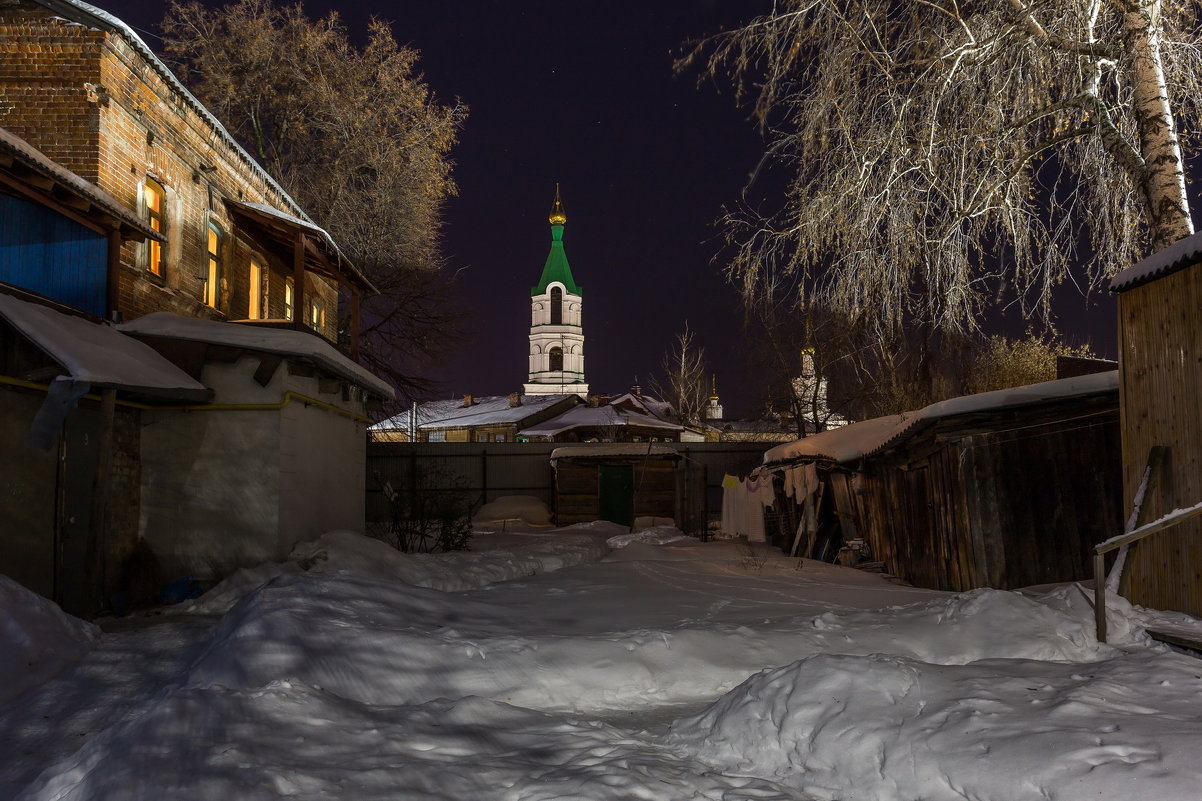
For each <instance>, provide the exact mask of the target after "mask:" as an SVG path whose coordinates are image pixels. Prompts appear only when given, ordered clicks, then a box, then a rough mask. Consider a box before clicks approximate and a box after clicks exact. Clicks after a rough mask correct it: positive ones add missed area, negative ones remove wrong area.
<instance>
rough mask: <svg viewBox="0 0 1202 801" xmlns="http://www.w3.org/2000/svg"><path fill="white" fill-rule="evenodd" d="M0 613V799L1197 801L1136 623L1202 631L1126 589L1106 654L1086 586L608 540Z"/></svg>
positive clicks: (1193, 763) (1188, 718)
mask: <svg viewBox="0 0 1202 801" xmlns="http://www.w3.org/2000/svg"><path fill="white" fill-rule="evenodd" d="M6 586H7V585H0V587H6ZM13 586H15V585H13ZM10 589H11V588H10ZM0 603H3V604H4V605H5V608H4V609H3V611H4V612H11V613H12V620H14V621H16V622H15V623H12V624H10V625H9V626H7V627H6V628H3V629H0V636H3V637H5V638H7V639H8V640H10V639H13V638H19V637H21V636H24V637H25V641H26V651H25V652H26V653H33V652H35V651H36V652H37V653H38V654H39V659H41V660H42V661H41V662H40V663H39V664H41V665H43V666H45V667H44V669H42V670H41V672H39V673H37V675H36V676H35V677H33V678H30V679H29V680H28V681H27V682H26V686H27V687H28V689H26V690H25V692H23V693H22V694H20V695H18V696H16V697H15V698H13V699H12V700H10V701H9V702H8V703H7V705H5V706H2V707H0V799H4V798H21V799H81V800H82V799H156V800H157V799H163V798H187V799H189V800H190V801H207V800H208V799H213V800H214V801H218V800H219V801H230V799H275V798H278V797H294V798H300V799H356V801H358V800H359V799H400V798H403V799H447V800H448V801H449V800H450V799H456V800H458V799H468V798H476V799H485V798H488V799H602V800H605V801H608V800H609V799H633V798H646V799H683V798H705V799H726V800H727V801H736V800H740V801H741V800H746V799H761V800H762V799H873V800H874V801H877V800H878V799H879V800H882V801H883V800H885V799H896V800H897V801H903V800H904V801H916V800H917V799H924V801H941V800H942V799H965V798H968V799H982V800H986V799H987V800H988V801H1006V800H1007V799H1016V800H1017V799H1032V798H1034V799H1055V800H1056V801H1063V800H1064V799H1070V800H1073V799H1099V798H1102V799H1134V798H1149V799H1151V798H1155V799H1196V798H1199V797H1202V790H1200V789H1199V788H1202V762H1200V761H1199V760H1198V759H1197V754H1199V753H1202V660H1198V659H1194V658H1192V657H1189V656H1185V655H1182V654H1179V653H1174V652H1172V651H1170V650H1168V649H1166V648H1163V647H1160V646H1156V645H1154V644H1152V643H1151V642H1150V641H1149V640H1148V639H1147V637H1146V635H1145V634H1144V633H1143V629H1144V627H1145V626H1146V625H1148V624H1149V622H1151V621H1152V620H1154V619H1164V618H1171V619H1172V621H1173V622H1174V623H1175V624H1176V625H1177V626H1179V627H1180V626H1187V627H1190V626H1192V627H1193V628H1194V629H1195V630H1202V622H1199V621H1194V620H1192V619H1189V618H1185V617H1184V616H1180V615H1167V616H1166V615H1156V614H1154V613H1151V612H1147V611H1145V610H1140V609H1136V608H1132V607H1131V606H1130V605H1128V604H1126V603H1125V602H1123V601H1122V599H1118V598H1116V599H1114V600H1113V603H1112V605H1111V609H1110V619H1109V623H1110V629H1111V632H1112V634H1113V637H1114V639H1115V640H1117V641H1118V642H1119V646H1118V647H1114V646H1107V645H1102V646H1099V645H1098V644H1097V642H1096V641H1095V640H1094V637H1093V622H1092V620H1093V618H1092V615H1093V610H1092V607H1091V606H1090V600H1089V597H1088V596H1087V594H1086V593H1084V592H1083V591H1082V590H1081V589H1080V588H1079V587H1076V586H1066V587H1059V588H1055V589H1053V590H1052V591H1051V592H1047V593H1044V594H1038V595H1037V594H1020V593H1010V592H999V591H993V590H978V591H975V592H971V593H965V594H961V595H951V594H946V593H937V592H932V591H927V590H920V589H915V588H911V587H904V586H898V585H896V584H892V583H889V582H887V581H885V580H884V579H883V578H881V577H880V576H876V575H871V574H865V573H861V572H858V571H855V570H851V569H846V568H840V567H837V566H834V565H827V564H822V563H817V562H811V561H806V562H804V563H801V562H799V561H798V560H790V559H786V558H784V557H782V556H780V555H779V554H776V553H773V552H771V551H768V550H759V549H754V550H753V549H751V548H749V546H747V545H746V544H739V543H736V542H717V543H699V542H697V541H696V540H692V539H689V538H680V535H679V533H678V532H675V531H673V530H670V529H663V528H653V529H650V530H648V531H646V532H642V533H640V534H639V535H636V536H630V535H628V534H626V531H625V529H623V528H620V527H617V526H612V525H610V524H605V523H594V524H588V525H584V526H577V527H572V528H570V529H560V530H547V529H545V528H543V529H535V528H533V527H528V530H525V531H521V530H519V531H517V532H513V531H510V530H508V527H506V530H505V531H501V530H500V527H498V530H497V531H495V532H492V533H487V534H481V535H480V536H478V537H477V538H476V539H475V540H474V542H473V550H472V551H471V552H468V553H462V554H446V555H439V556H425V557H413V556H405V555H402V554H399V553H397V552H395V551H392V550H390V549H387V548H386V547H385V546H382V545H380V544H379V543H376V542H374V541H369V540H366V539H364V538H361V537H357V536H356V535H353V534H349V533H345V532H343V533H333V534H330V535H327V536H326V537H323V538H322V540H319V541H318V542H316V543H310V544H307V545H305V546H301V547H298V549H297V550H296V551H295V552H294V554H293V557H292V559H291V560H290V561H289V562H287V563H282V564H279V565H269V566H264V567H262V568H260V569H258V570H256V571H245V572H243V573H241V574H238V575H236V576H234V577H231V579H230V580H229V581H227V582H225V583H224V584H223V585H220V586H218V587H217V588H215V589H214V590H213V591H212V592H211V593H210V594H209V595H206V596H205V597H204V598H201V599H200V600H199V601H197V602H195V603H193V604H192V605H190V606H187V607H181V608H179V609H176V610H173V611H172V613H171V614H165V615H159V616H155V617H148V618H141V619H132V620H125V621H119V622H118V623H117V624H116V628H115V629H114V627H113V626H112V625H109V626H106V629H108V630H107V631H106V632H105V633H104V634H103V635H100V636H99V637H98V638H97V636H96V633H95V631H94V630H92V629H89V628H87V627H86V626H81V625H80V624H78V622H75V621H71V620H69V619H67V618H65V617H62V618H61V619H57V620H56V619H55V615H54V614H53V613H54V612H55V611H56V610H50V612H49V613H48V612H47V610H46V609H45V607H44V606H40V605H38V604H36V603H35V602H34V601H32V600H30V599H29V598H28V597H24V596H21V595H20V592H19V588H17V590H14V591H10V592H9V593H8V594H6V595H3V596H0ZM35 613H36V614H35ZM48 614H49V616H47V615H48ZM57 614H58V615H60V616H61V613H57ZM26 618H29V619H30V622H29V624H28V625H25V626H24V627H22V624H21V621H23V620H25V619H26ZM35 618H36V619H35ZM21 632H26V634H21ZM29 632H32V633H29ZM38 632H41V633H42V634H39V633H38ZM0 646H2V647H3V648H4V649H9V650H11V649H12V647H11V643H10V642H9V641H7V640H6V641H5V642H3V643H0ZM89 649H91V650H89ZM13 652H14V653H15V651H13ZM81 654H83V656H82V657H81ZM72 660H76V661H74V662H73V661H72ZM13 664H16V663H13ZM64 665H65V667H64ZM10 668H11V665H10ZM55 670H58V671H59V672H58V673H57V675H52V674H53V673H54V671H55ZM31 675H32V674H31ZM0 678H5V677H4V676H0ZM37 681H40V682H42V683H41V684H40V685H37V686H32V685H33V684H34V683H35V682H37Z"/></svg>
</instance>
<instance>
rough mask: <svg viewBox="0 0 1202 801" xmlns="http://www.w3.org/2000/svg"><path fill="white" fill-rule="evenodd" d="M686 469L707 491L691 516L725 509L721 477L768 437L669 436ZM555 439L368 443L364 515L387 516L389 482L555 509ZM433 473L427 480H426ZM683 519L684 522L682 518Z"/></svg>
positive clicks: (756, 453)
mask: <svg viewBox="0 0 1202 801" xmlns="http://www.w3.org/2000/svg"><path fill="white" fill-rule="evenodd" d="M672 444H673V446H674V447H675V448H676V449H677V450H678V451H679V452H680V454H681V456H683V457H684V464H685V465H686V468H687V469H688V470H689V471H690V472H692V471H695V470H698V469H700V470H702V472H703V475H704V478H705V493H704V494H697V493H690V495H689V497H690V498H691V499H692V501H693V503H692V504H691V505H692V506H699V507H700V508H692V509H689V510H686V514H685V516H686V517H687V518H688V519H691V520H693V519H696V520H704V519H705V518H706V516H707V515H708V516H709V517H710V518H713V517H715V516H717V515H718V514H719V513H720V511H721V509H722V476H723V475H724V474H725V473H731V474H734V475H746V474H747V473H748V472H749V471H750V470H751V469H752V468H754V467H755V466H756V465H758V464H759V463H760V461H761V459H762V458H763V455H764V451H765V450H767V449H768V448H769V447H771V443H768V444H765V443H756V442H749V443H736V442H688V443H685V442H682V443H672ZM560 445H561V443H554V442H509V443H506V442H493V443H487V444H485V443H478V442H462V443H461V442H435V443H427V442H415V443H409V442H373V443H370V444H369V445H368V448H367V521H368V523H369V524H372V523H383V522H386V521H388V520H389V519H390V514H391V511H390V508H389V503H388V499H387V497H386V495H385V492H384V487H385V485H386V484H387V485H389V486H391V487H392V489H393V490H395V491H396V492H398V493H406V492H413V491H415V490H416V489H417V488H418V487H419V485H420V486H422V487H424V488H425V489H426V490H427V491H432V492H461V493H466V494H467V495H469V496H470V497H472V498H473V499H475V506H476V508H479V507H480V506H482V505H483V504H485V503H488V502H489V501H493V500H495V499H497V498H498V497H501V496H503V495H533V496H534V497H536V498H539V499H540V500H542V501H544V502H545V503H546V504H547V506H549V507H551V508H552V509H554V508H555V475H554V472H553V471H552V470H551V451H553V450H555V448H557V447H560ZM432 478H433V479H434V480H431V479H432ZM682 522H683V521H682Z"/></svg>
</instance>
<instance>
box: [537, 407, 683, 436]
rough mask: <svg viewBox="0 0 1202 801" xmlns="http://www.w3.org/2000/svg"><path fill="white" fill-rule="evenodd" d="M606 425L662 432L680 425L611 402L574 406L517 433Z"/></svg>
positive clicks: (545, 433)
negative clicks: (653, 429) (603, 404)
mask: <svg viewBox="0 0 1202 801" xmlns="http://www.w3.org/2000/svg"><path fill="white" fill-rule="evenodd" d="M609 426H642V427H643V428H658V429H662V430H664V431H682V430H684V427H683V426H678V425H676V424H675V423H669V422H666V421H664V420H660V419H659V418H658V417H652V416H651V415H647V414H640V413H639V412H630V411H627V410H625V409H619V408H617V407H615V406H613V405H608V406H577V407H575V408H573V409H568V410H567V411H566V412H564V413H563V414H560V415H556V416H555V417H552V418H551V419H550V420H544V421H543V422H541V423H537V424H535V425H533V426H530V427H529V428H524V429H522V430H521V431H519V432H518V433H519V434H521V435H523V436H527V437H553V436H555V435H556V434H562V433H563V432H564V431H570V430H571V429H573V428H606V427H609Z"/></svg>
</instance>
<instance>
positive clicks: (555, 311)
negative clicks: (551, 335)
mask: <svg viewBox="0 0 1202 801" xmlns="http://www.w3.org/2000/svg"><path fill="white" fill-rule="evenodd" d="M562 324H563V290H562V289H560V288H559V287H557V286H554V287H551V325H562Z"/></svg>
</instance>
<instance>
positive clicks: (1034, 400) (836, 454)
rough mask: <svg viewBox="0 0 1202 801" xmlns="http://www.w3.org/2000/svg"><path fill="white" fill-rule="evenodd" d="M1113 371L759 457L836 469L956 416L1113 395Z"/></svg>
mask: <svg viewBox="0 0 1202 801" xmlns="http://www.w3.org/2000/svg"><path fill="white" fill-rule="evenodd" d="M1118 386H1119V378H1118V371H1117V370H1111V371H1109V372H1105V373H1094V374H1092V375H1083V376H1075V377H1073V378H1061V379H1058V380H1056V381H1044V382H1042V383H1039V384H1028V385H1027V386H1023V387H1014V388H1012V389H1000V390H996V391H994V392H982V393H979V394H976V395H964V396H961V397H959V398H950V399H948V400H945V401H940V402H938V403H932V404H931V405H930V406H927V407H925V408H923V409H919V410H917V411H913V412H905V413H904V414H895V415H889V416H887V417H877V418H874V419H872V420H864V421H863V422H859V423H852V424H851V425H848V426H844V427H842V428H836V429H832V430H830V431H823V432H820V433H818V434H814V435H813V436H811V437H806V438H805V439H799V440H796V441H794V442H789V443H786V444H784V445H778V446H777V447H775V448H772V449H771V450H769V451H768V452H767V453H765V454H764V460H763V463H764V464H776V463H780V462H790V461H794V460H797V459H807V458H808V459H827V460H831V461H835V462H839V463H841V464H845V463H848V462H854V461H856V460H858V459H862V458H863V457H865V456H871V455H873V454H877V453H880V452H881V451H884V450H886V449H888V448H891V447H893V446H894V445H897V444H899V443H900V442H901V441H902V440H904V439H907V438H909V437H912V436H914V435H915V434H917V433H919V432H920V431H922V430H924V429H926V428H928V427H930V426H932V425H934V424H935V423H937V422H939V421H941V420H946V419H949V418H952V417H957V416H960V415H966V414H973V413H979V412H992V411H1001V410H1005V409H1015V408H1022V407H1026V406H1034V405H1037V404H1040V403H1047V402H1051V401H1063V400H1070V399H1072V398H1083V397H1089V396H1094V395H1104V394H1107V393H1112V392H1117V391H1118Z"/></svg>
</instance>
